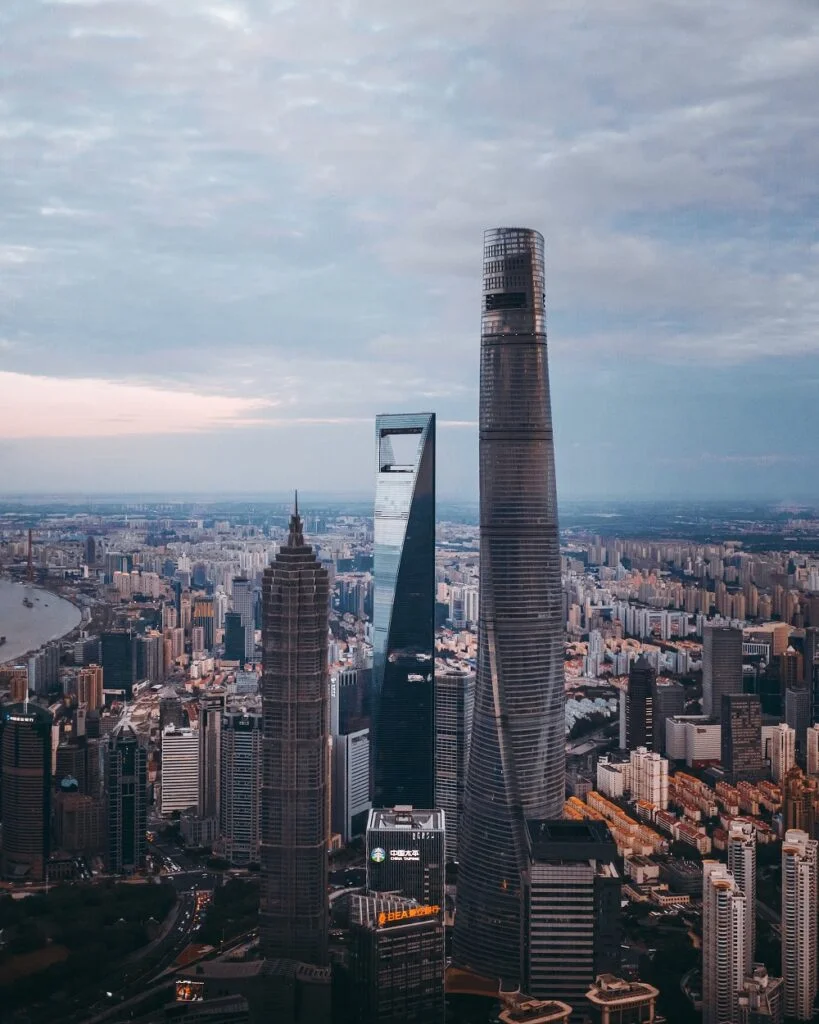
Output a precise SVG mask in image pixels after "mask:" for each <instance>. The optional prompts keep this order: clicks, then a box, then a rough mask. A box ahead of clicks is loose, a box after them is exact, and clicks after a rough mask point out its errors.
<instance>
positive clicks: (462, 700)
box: [435, 668, 475, 861]
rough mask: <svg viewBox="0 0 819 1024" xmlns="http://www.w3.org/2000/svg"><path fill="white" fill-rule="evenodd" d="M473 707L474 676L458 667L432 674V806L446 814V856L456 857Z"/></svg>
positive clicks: (452, 858)
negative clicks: (433, 702) (433, 752)
mask: <svg viewBox="0 0 819 1024" xmlns="http://www.w3.org/2000/svg"><path fill="white" fill-rule="evenodd" d="M474 708H475V676H474V674H473V673H472V672H467V671H465V670H464V669H458V668H443V669H441V670H439V671H437V672H436V674H435V806H436V807H440V808H441V810H442V811H443V812H444V814H445V816H446V859H447V860H448V861H456V860H457V859H458V832H459V826H460V820H461V815H462V814H463V806H464V790H465V788H466V766H467V762H468V759H469V740H470V736H471V733H472V714H473V711H474Z"/></svg>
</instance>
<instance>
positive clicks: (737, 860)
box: [728, 821, 756, 974]
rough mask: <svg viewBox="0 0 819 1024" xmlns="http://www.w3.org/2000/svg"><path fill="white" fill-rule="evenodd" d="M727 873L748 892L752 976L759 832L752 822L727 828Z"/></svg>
mask: <svg viewBox="0 0 819 1024" xmlns="http://www.w3.org/2000/svg"><path fill="white" fill-rule="evenodd" d="M728 870H729V871H730V872H731V874H732V875H733V876H734V880H735V881H736V883H737V885H738V886H739V888H740V889H741V890H742V892H743V893H745V909H746V913H745V944H744V953H745V968H744V970H745V974H750V973H751V965H752V964H753V959H754V950H755V949H756V829H755V828H754V826H753V824H752V823H751V822H746V821H732V822H731V823H730V825H729V827H728Z"/></svg>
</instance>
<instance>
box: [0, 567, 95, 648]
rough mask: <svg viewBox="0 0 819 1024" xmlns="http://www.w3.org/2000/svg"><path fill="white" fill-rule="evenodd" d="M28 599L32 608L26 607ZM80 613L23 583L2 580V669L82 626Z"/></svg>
mask: <svg viewBox="0 0 819 1024" xmlns="http://www.w3.org/2000/svg"><path fill="white" fill-rule="evenodd" d="M26 597H28V599H29V600H30V601H31V603H32V607H31V608H27V607H26V606H25V605H24V604H23V599H24V598H26ZM80 618H81V616H80V610H79V608H76V607H75V606H74V605H73V604H71V602H70V601H65V600H63V598H61V597H57V596H56V595H55V594H52V593H50V592H49V591H48V590H41V589H40V588H39V587H30V586H28V585H25V584H22V583H12V582H10V581H9V580H3V579H0V637H2V636H5V638H6V642H5V643H4V644H2V645H0V665H3V664H5V663H6V662H13V661H16V660H17V659H18V658H20V657H22V656H23V655H24V654H26V652H28V651H32V650H37V648H39V647H42V646H43V644H45V643H47V642H48V641H49V640H56V639H58V638H59V637H61V636H65V634H66V633H70V632H71V630H72V629H74V628H75V627H76V626H78V625H79V623H80Z"/></svg>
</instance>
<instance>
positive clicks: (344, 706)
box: [330, 668, 372, 736]
mask: <svg viewBox="0 0 819 1024" xmlns="http://www.w3.org/2000/svg"><path fill="white" fill-rule="evenodd" d="M371 690H372V669H371V668H342V669H338V670H337V671H334V672H333V674H332V677H331V679H330V732H331V734H332V735H333V736H337V735H339V734H341V735H344V734H346V733H350V732H360V731H361V730H362V729H369V728H370V727H371V724H372V719H371V717H370V703H371V700H370V698H371Z"/></svg>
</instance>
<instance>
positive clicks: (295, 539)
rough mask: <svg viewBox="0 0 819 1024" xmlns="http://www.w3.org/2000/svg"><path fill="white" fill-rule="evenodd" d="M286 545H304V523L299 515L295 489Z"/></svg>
mask: <svg viewBox="0 0 819 1024" xmlns="http://www.w3.org/2000/svg"><path fill="white" fill-rule="evenodd" d="M287 546H288V547H289V548H303V547H304V524H303V523H302V521H301V517H300V516H299V492H298V491H296V500H295V505H294V508H293V514H292V515H291V516H290V534H289V536H288V538H287Z"/></svg>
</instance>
